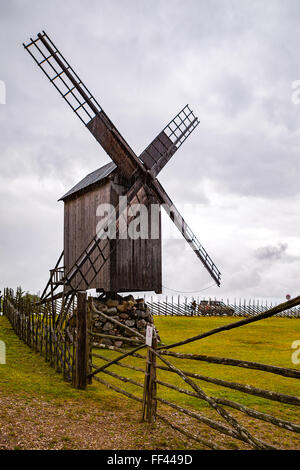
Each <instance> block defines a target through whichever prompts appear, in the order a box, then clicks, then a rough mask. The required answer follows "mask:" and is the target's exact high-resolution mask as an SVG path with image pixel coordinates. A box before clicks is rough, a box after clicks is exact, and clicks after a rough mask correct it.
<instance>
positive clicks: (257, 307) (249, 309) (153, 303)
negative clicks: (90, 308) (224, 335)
mask: <svg viewBox="0 0 300 470" xmlns="http://www.w3.org/2000/svg"><path fill="white" fill-rule="evenodd" d="M145 301H146V302H147V305H148V306H149V308H150V310H151V313H152V314H153V315H162V316H206V315H207V316H233V317H235V316H236V317H249V316H253V315H257V314H260V313H263V312H266V311H267V310H269V309H270V308H273V307H275V306H276V305H278V304H276V303H273V302H268V301H262V300H255V299H248V300H246V299H234V300H233V301H230V300H229V299H221V300H220V302H222V304H223V305H222V306H219V307H216V306H213V305H211V306H209V305H205V304H203V302H208V303H209V302H211V301H212V302H215V301H216V299H211V298H208V299H205V298H200V297H183V296H180V295H178V296H165V297H157V298H155V297H154V296H145ZM193 302H195V305H194V306H193V305H192V304H193ZM201 302H202V304H201ZM277 316H278V317H285V318H286V317H287V318H300V307H298V306H296V307H293V308H290V309H287V310H285V311H283V312H280V313H278V314H277Z"/></svg>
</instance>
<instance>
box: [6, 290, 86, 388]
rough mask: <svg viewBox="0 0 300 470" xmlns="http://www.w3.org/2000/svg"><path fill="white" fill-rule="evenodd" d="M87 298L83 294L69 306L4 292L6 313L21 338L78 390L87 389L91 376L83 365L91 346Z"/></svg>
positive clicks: (8, 291) (17, 292) (56, 301)
mask: <svg viewBox="0 0 300 470" xmlns="http://www.w3.org/2000/svg"><path fill="white" fill-rule="evenodd" d="M85 299H86V293H82V292H79V293H77V295H75V296H73V297H72V299H71V301H70V302H69V305H68V307H67V306H65V305H64V304H63V301H62V300H61V299H57V300H50V301H47V302H45V303H43V304H40V303H39V302H38V300H36V301H34V300H33V299H32V298H31V297H30V296H28V295H24V294H23V293H22V291H21V290H20V289H17V290H16V293H15V292H14V291H13V290H12V289H4V299H3V312H4V314H5V315H6V316H7V318H8V320H9V321H10V323H11V325H12V327H13V329H14V331H15V333H16V334H17V335H18V336H19V338H20V339H22V340H23V341H24V342H25V343H26V344H27V345H28V346H29V347H31V348H32V349H34V350H35V351H36V352H39V353H40V354H41V355H42V356H44V357H45V360H46V361H47V362H49V363H50V365H51V366H52V367H54V368H55V369H56V371H57V372H61V373H62V374H63V377H64V379H65V380H67V381H70V382H72V384H73V385H74V386H76V387H77V388H85V382H86V375H87V374H86V369H85V367H84V365H83V364H82V358H83V357H85V354H86V352H85V348H86V347H87V346H86V338H85V337H84V335H86V333H85V330H86V318H87V313H86V311H85ZM78 313H79V315H78Z"/></svg>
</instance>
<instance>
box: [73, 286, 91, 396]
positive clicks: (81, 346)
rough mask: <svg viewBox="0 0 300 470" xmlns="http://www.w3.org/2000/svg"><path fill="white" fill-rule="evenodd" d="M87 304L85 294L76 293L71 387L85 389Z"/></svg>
mask: <svg viewBox="0 0 300 470" xmlns="http://www.w3.org/2000/svg"><path fill="white" fill-rule="evenodd" d="M86 304H87V302H86V292H78V295H77V318H76V332H77V335H76V354H75V373H74V378H73V385H74V387H75V388H80V389H85V388H86V383H87V349H88V348H87V305H86Z"/></svg>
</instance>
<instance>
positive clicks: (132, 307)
mask: <svg viewBox="0 0 300 470" xmlns="http://www.w3.org/2000/svg"><path fill="white" fill-rule="evenodd" d="M114 297H116V298H111V296H110V295H109V294H101V295H100V297H98V298H94V299H93V302H94V305H95V307H96V309H97V310H99V311H101V312H103V313H105V315H107V316H109V317H111V318H112V319H115V320H117V321H119V322H120V323H123V324H124V325H126V326H129V327H130V328H132V329H133V330H135V331H137V332H139V333H140V334H142V335H143V336H145V334H146V327H147V325H153V326H154V321H153V316H152V314H151V313H150V310H149V307H148V306H147V304H146V303H145V301H144V299H134V297H133V296H132V295H127V296H126V297H121V296H119V295H117V296H114ZM92 330H93V332H95V333H103V334H107V335H111V336H114V337H115V339H113V338H99V337H97V336H96V335H95V336H94V339H93V341H94V344H95V345H99V344H103V345H106V346H115V347H118V348H120V347H125V346H130V345H131V346H132V345H134V343H129V342H127V341H125V340H122V338H121V337H122V336H123V337H126V338H131V339H136V340H139V341H140V338H139V337H138V336H134V335H133V334H132V333H130V332H129V331H127V330H126V329H125V328H122V327H120V326H118V325H116V324H115V323H114V322H110V321H109V320H107V319H105V318H103V317H102V316H101V315H100V314H96V313H93V316H92ZM156 333H157V336H158V332H157V330H156ZM158 341H159V336H158Z"/></svg>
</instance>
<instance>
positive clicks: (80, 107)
mask: <svg viewBox="0 0 300 470" xmlns="http://www.w3.org/2000/svg"><path fill="white" fill-rule="evenodd" d="M24 47H25V49H26V50H27V51H28V52H29V54H30V55H31V56H32V57H33V59H34V60H35V62H36V63H37V64H38V66H39V67H40V68H41V70H42V71H43V72H44V73H45V75H46V76H47V77H48V79H49V80H50V82H51V83H52V85H54V87H55V88H56V89H57V91H58V92H59V93H60V95H61V96H62V97H63V98H64V100H65V101H66V102H67V103H68V104H69V106H70V107H71V108H72V110H73V111H74V112H75V113H76V115H77V116H78V117H79V119H80V120H81V121H82V123H83V124H84V125H85V126H86V127H87V129H88V130H89V131H90V132H91V134H92V135H93V136H94V137H95V138H96V140H97V141H98V142H99V143H100V145H101V146H102V147H103V149H104V150H105V151H106V153H107V154H108V155H109V156H110V158H111V159H112V162H111V163H109V164H108V165H105V166H104V167H102V168H100V169H98V170H96V171H95V172H93V173H91V174H90V175H88V176H87V177H85V178H84V179H83V180H82V181H80V182H79V183H78V184H77V185H76V186H74V188H72V189H71V190H70V191H68V192H67V193H66V194H65V195H64V196H63V197H62V198H61V199H62V200H63V201H64V205H65V219H64V251H63V253H62V254H61V256H60V258H59V260H58V262H57V264H56V266H55V268H54V269H53V270H51V271H50V273H51V274H50V279H49V282H48V284H47V286H46V288H45V290H44V292H43V295H42V299H47V298H48V297H49V295H53V292H54V290H56V289H57V288H58V287H59V286H61V285H63V286H64V291H66V290H68V291H69V292H70V291H73V292H74V291H76V290H86V289H90V288H96V289H102V290H104V291H115V292H126V291H127V292H133V291H149V290H154V291H156V292H157V293H160V292H161V290H162V274H161V271H162V270H161V230H160V219H159V234H158V237H157V238H156V239H152V238H151V237H149V238H147V239H130V238H128V239H123V238H122V236H121V226H122V224H121V222H122V217H124V216H125V212H126V211H127V208H125V209H124V208H122V207H120V204H119V203H118V197H119V196H126V197H127V201H128V205H132V204H135V203H143V204H145V205H146V207H148V206H149V205H150V204H153V203H156V204H163V207H164V208H165V209H166V210H167V213H168V215H169V216H170V217H171V219H172V221H173V222H174V223H175V225H176V226H177V227H178V229H179V230H180V232H181V233H182V235H183V237H184V238H185V240H186V241H187V242H188V243H189V245H190V246H191V248H192V249H193V251H194V252H195V254H196V256H197V257H198V258H199V260H200V261H201V262H202V264H203V265H204V267H205V268H206V269H207V271H208V272H209V274H210V275H211V277H212V278H213V279H214V281H215V282H216V284H217V285H220V277H221V274H220V271H219V270H218V268H217V267H216V265H215V264H214V262H213V261H212V259H211V258H210V256H209V255H208V254H207V252H206V250H205V249H204V248H203V246H202V245H201V244H200V242H199V241H198V239H197V237H196V235H195V234H194V233H193V232H192V230H191V229H190V228H189V227H188V225H187V224H186V222H185V220H184V219H183V217H182V216H181V215H180V213H179V212H178V210H177V209H176V207H175V206H174V204H173V203H172V201H171V199H170V198H169V196H168V195H167V193H166V192H165V190H164V189H163V187H162V185H161V184H160V183H159V182H158V180H157V179H156V177H157V175H158V174H159V172H160V171H161V170H162V168H163V167H164V166H165V165H166V163H167V162H168V161H169V160H170V158H171V157H172V156H173V155H174V153H175V152H176V151H177V150H178V149H179V147H180V146H181V145H182V144H183V142H184V141H185V140H186V139H187V137H188V136H189V135H190V134H191V133H192V131H193V130H194V129H195V128H196V127H197V125H198V124H199V120H198V118H197V117H195V115H194V113H193V112H192V110H191V109H190V107H189V106H188V105H187V106H185V107H184V108H183V109H182V110H181V111H180V112H179V113H178V114H177V115H176V116H175V118H174V119H172V121H170V122H169V123H168V124H167V126H166V127H165V128H164V129H163V130H162V131H161V132H160V134H159V135H158V136H157V137H156V138H155V139H154V140H153V142H151V144H150V145H149V146H148V147H147V148H146V149H145V150H144V152H142V154H141V155H140V156H139V157H138V156H137V155H136V154H135V153H134V151H133V150H132V149H131V147H130V146H129V145H128V143H127V142H126V141H125V139H124V138H123V137H122V135H121V134H120V132H119V131H118V130H117V129H116V127H115V126H114V124H113V123H112V122H111V120H110V119H109V117H108V116H107V114H106V113H105V112H104V111H103V109H102V107H101V106H100V105H99V103H98V101H97V100H96V99H95V98H94V96H93V95H92V94H91V93H90V91H89V90H88V89H87V87H86V86H85V85H84V84H83V82H82V81H81V80H80V78H79V77H78V75H77V74H76V72H75V71H74V69H73V68H72V67H71V66H70V64H69V63H68V62H67V61H66V59H65V58H64V57H63V56H62V54H61V53H60V52H59V50H58V49H57V48H56V46H55V45H54V44H53V42H52V41H51V39H50V38H49V36H48V35H47V34H46V33H45V32H44V31H43V32H42V33H39V34H38V35H37V38H36V39H32V38H31V40H30V43H28V44H27V45H25V44H24ZM99 203H111V204H113V205H114V206H115V209H116V227H117V231H118V234H119V237H117V238H116V239H114V240H110V239H106V240H103V239H99V237H98V236H97V234H96V222H97V220H96V205H97V204H99ZM106 223H107V221H106ZM109 223H110V221H109V222H108V224H109ZM149 225H151V221H149ZM150 231H151V227H150V226H149V232H150ZM61 263H63V266H62V267H61V266H60V264H61ZM50 291H51V292H50Z"/></svg>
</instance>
